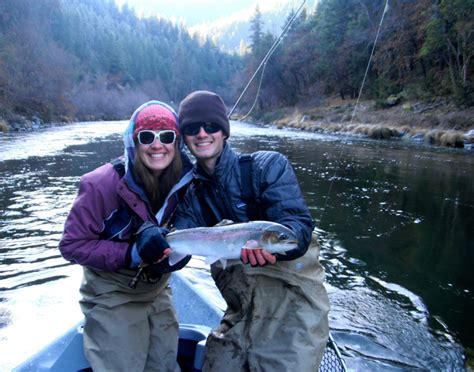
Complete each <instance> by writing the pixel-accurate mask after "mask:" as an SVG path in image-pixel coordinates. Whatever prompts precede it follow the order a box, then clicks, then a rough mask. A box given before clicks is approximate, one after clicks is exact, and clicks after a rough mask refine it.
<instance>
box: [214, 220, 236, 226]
mask: <svg viewBox="0 0 474 372" xmlns="http://www.w3.org/2000/svg"><path fill="white" fill-rule="evenodd" d="M234 223H235V222H234V221H232V220H222V221H221V222H219V223H217V224H215V225H214V227H216V226H227V225H233V224H234Z"/></svg>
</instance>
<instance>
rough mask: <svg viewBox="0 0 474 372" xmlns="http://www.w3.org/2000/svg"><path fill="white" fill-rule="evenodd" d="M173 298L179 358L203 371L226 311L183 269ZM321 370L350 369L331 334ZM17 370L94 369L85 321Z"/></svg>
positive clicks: (173, 280) (194, 371)
mask: <svg viewBox="0 0 474 372" xmlns="http://www.w3.org/2000/svg"><path fill="white" fill-rule="evenodd" d="M170 285H171V288H172V290H173V301H174V305H175V308H176V312H177V314H178V319H179V322H180V326H179V347H178V362H179V364H180V366H181V369H182V371H183V372H188V371H192V372H199V371H201V370H202V365H203V362H204V352H205V344H206V338H207V335H208V334H209V332H210V331H211V329H212V328H213V327H214V326H216V325H217V324H219V321H220V319H221V317H222V315H223V311H222V310H221V309H219V308H218V307H217V306H215V305H214V304H213V303H211V302H210V301H208V300H207V299H206V297H205V294H204V293H202V291H200V290H199V289H198V288H194V287H193V285H192V284H191V282H189V280H187V279H186V278H185V277H184V276H183V274H182V273H180V272H174V273H173V274H172V275H171V280H170ZM319 370H320V371H346V366H345V363H344V360H343V359H342V357H341V354H340V352H339V349H338V348H337V345H336V343H335V342H334V340H333V338H332V337H331V335H329V340H328V344H327V346H326V350H325V353H324V356H323V360H322V362H321V366H320V369H319ZM13 371H14V372H26V371H38V372H39V371H50V372H69V371H71V372H72V371H81V372H86V371H92V369H91V368H90V365H89V363H88V362H87V359H86V358H85V356H84V351H83V345H82V322H79V323H78V324H77V325H75V326H74V327H72V328H71V329H69V330H68V331H67V332H66V333H65V334H64V335H62V336H60V337H59V338H58V339H56V340H55V341H53V342H52V343H51V344H49V345H48V346H46V347H45V348H44V349H42V350H40V351H39V352H38V353H37V354H35V355H33V356H32V357H30V358H29V359H27V360H26V361H25V362H23V363H22V364H20V365H19V366H18V367H16V368H15V369H14V370H13Z"/></svg>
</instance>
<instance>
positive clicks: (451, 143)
mask: <svg viewBox="0 0 474 372" xmlns="http://www.w3.org/2000/svg"><path fill="white" fill-rule="evenodd" d="M379 106H380V103H376V102H375V101H364V102H359V104H358V105H357V108H356V101H355V100H354V101H348V100H346V101H341V100H337V99H333V100H331V101H328V102H325V103H324V105H320V106H317V107H314V106H313V107H310V106H299V107H293V108H285V109H281V110H278V111H273V112H267V113H265V114H264V115H261V116H258V117H255V116H254V117H252V119H251V120H252V121H253V122H254V123H257V124H263V125H275V126H276V127H277V128H295V129H299V130H305V131H311V132H321V133H329V134H338V133H339V134H345V135H357V136H365V137H368V138H372V139H381V140H388V139H391V138H401V139H404V140H408V141H413V142H416V143H420V144H430V145H434V146H445V147H454V148H465V149H469V150H474V109H472V108H469V109H459V108H457V107H455V106H454V105H453V104H451V103H450V102H448V101H446V100H443V99H434V100H432V101H431V102H423V103H421V102H410V103H408V102H405V103H404V104H400V103H399V102H397V101H395V102H394V101H388V103H386V105H385V106H384V107H383V108H380V107H379Z"/></svg>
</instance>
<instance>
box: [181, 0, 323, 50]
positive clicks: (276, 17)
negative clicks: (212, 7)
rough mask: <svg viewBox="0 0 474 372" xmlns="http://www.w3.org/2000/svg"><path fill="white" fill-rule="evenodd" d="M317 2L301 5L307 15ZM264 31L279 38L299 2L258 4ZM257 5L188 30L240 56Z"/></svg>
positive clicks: (294, 0)
mask: <svg viewBox="0 0 474 372" xmlns="http://www.w3.org/2000/svg"><path fill="white" fill-rule="evenodd" d="M317 1H318V0H310V1H306V4H305V5H304V6H305V8H306V11H307V13H308V14H310V13H312V12H314V10H315V8H316V4H317ZM258 3H259V10H260V13H261V14H262V21H263V26H264V27H263V30H264V32H267V31H270V32H271V33H272V34H274V35H279V34H280V32H281V30H282V28H283V27H284V26H285V21H286V20H287V18H288V16H289V15H290V13H291V11H292V10H295V11H296V9H298V7H299V6H300V5H301V3H302V1H301V0H286V1H283V0H273V1H260V2H258ZM256 6H257V5H256V3H255V4H254V5H252V6H250V7H248V8H246V9H243V10H241V11H239V12H236V13H234V14H232V15H230V16H227V17H223V18H220V19H218V20H216V21H213V22H204V23H201V24H198V25H196V26H192V27H189V32H190V33H191V34H194V33H197V34H199V36H200V37H201V38H203V39H204V38H206V37H208V38H210V39H211V40H212V41H213V42H214V43H215V44H216V45H217V46H218V47H219V48H221V49H222V50H224V51H226V52H230V53H233V52H236V53H239V54H242V53H243V52H244V51H245V49H246V48H247V47H248V45H249V44H250V20H251V19H252V17H253V16H254V14H255V9H256Z"/></svg>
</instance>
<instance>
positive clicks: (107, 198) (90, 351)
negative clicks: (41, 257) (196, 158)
mask: <svg viewBox="0 0 474 372" xmlns="http://www.w3.org/2000/svg"><path fill="white" fill-rule="evenodd" d="M124 142H125V156H124V157H123V158H121V159H117V160H115V161H113V162H112V163H108V164H105V165H103V166H101V167H99V168H97V169H95V170H94V171H92V172H90V173H88V174H86V175H84V176H83V177H82V178H81V181H80V185H79V192H78V195H77V197H76V199H75V201H74V204H73V206H72V209H71V211H70V213H69V216H68V217H67V220H66V223H65V226H64V233H63V236H62V238H61V241H60V243H59V249H60V251H61V254H62V255H63V256H64V258H65V259H67V260H69V261H71V262H74V263H78V264H80V265H82V266H83V268H84V277H83V282H82V284H81V288H80V292H81V295H82V299H81V300H80V305H81V309H82V311H83V313H84V315H85V323H84V350H85V355H86V357H87V359H88V360H89V362H90V364H91V367H92V369H93V370H94V371H174V370H176V371H178V370H179V367H178V365H177V362H176V356H177V348H178V322H177V319H176V314H175V312H174V309H173V306H172V303H171V292H170V288H169V286H168V277H169V275H170V274H169V272H170V271H174V270H178V269H181V268H182V267H183V266H184V265H185V264H186V263H187V261H188V260H189V258H188V259H185V260H183V261H181V262H179V263H178V264H176V265H175V266H171V267H170V266H169V264H168V260H167V256H168V254H169V253H170V252H171V251H170V249H169V245H168V243H167V242H166V240H165V239H164V235H165V234H166V228H165V227H166V226H167V224H168V222H169V220H170V219H171V217H172V214H173V212H174V210H175V208H176V206H177V202H178V199H179V197H180V195H182V194H183V193H184V192H185V189H186V186H187V184H188V183H189V181H190V180H191V174H190V173H186V174H185V171H187V170H189V169H190V167H191V165H190V162H189V160H188V158H187V157H186V155H184V153H182V152H181V151H180V145H179V143H180V142H181V141H180V132H179V129H178V126H177V116H176V113H175V112H174V111H173V109H172V108H171V107H169V106H167V105H166V104H164V103H162V102H159V101H150V102H147V103H145V104H144V105H142V106H141V107H139V108H138V109H137V110H136V111H135V113H134V114H133V115H132V117H131V119H130V123H129V125H128V128H127V129H126V131H125V134H124Z"/></svg>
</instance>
